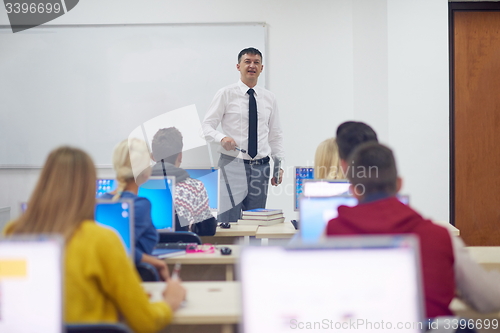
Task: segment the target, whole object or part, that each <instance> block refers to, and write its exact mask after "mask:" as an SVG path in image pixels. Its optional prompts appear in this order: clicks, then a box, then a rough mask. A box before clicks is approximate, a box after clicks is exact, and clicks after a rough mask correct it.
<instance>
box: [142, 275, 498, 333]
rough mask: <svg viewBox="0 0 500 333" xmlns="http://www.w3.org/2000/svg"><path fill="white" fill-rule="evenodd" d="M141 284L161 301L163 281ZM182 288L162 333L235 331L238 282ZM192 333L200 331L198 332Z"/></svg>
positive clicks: (456, 307)
mask: <svg viewBox="0 0 500 333" xmlns="http://www.w3.org/2000/svg"><path fill="white" fill-rule="evenodd" d="M142 285H143V287H144V289H145V290H146V291H147V292H148V293H150V294H151V296H152V297H151V301H161V300H162V296H161V294H162V292H163V289H164V288H165V283H164V282H144V283H143V284H142ZM183 285H184V287H185V288H186V290H187V299H188V301H187V304H186V307H184V308H181V309H180V310H179V311H178V312H177V313H176V314H175V316H174V319H173V322H172V326H170V327H169V328H167V330H165V331H162V332H180V331H181V330H177V329H179V328H180V329H182V327H180V326H182V325H204V324H212V325H213V324H217V325H221V327H219V329H220V330H218V332H223V333H229V332H233V330H234V326H233V325H234V324H237V323H238V322H239V321H240V317H241V301H240V299H241V296H240V286H239V282H185V283H183ZM450 309H451V310H452V311H453V312H454V313H455V314H457V315H460V316H463V317H466V318H472V319H474V318H491V319H494V318H496V319H499V318H500V313H497V312H495V313H490V314H479V313H477V312H475V311H474V310H472V309H470V308H469V307H467V305H466V304H465V303H463V302H462V301H461V300H459V299H457V298H455V299H454V300H453V301H452V303H451V305H450ZM169 329H170V330H169ZM192 331H193V332H201V330H196V329H193V330H192ZM489 332H490V331H489Z"/></svg>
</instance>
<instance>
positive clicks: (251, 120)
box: [203, 47, 284, 222]
mask: <svg viewBox="0 0 500 333" xmlns="http://www.w3.org/2000/svg"><path fill="white" fill-rule="evenodd" d="M236 69H237V70H238V71H239V72H240V80H239V81H238V82H237V83H235V84H232V85H230V86H227V87H224V88H222V89H220V90H219V91H218V92H217V94H216V95H215V97H214V99H213V101H212V104H211V105H210V108H209V109H208V112H207V114H206V116H205V119H204V121H203V131H204V134H205V138H206V140H207V141H208V142H215V143H218V144H220V153H221V155H220V159H219V167H220V169H221V177H220V179H221V181H220V186H219V191H220V205H219V218H218V220H219V221H221V222H236V221H237V220H238V219H239V218H240V217H241V211H242V210H249V209H255V208H265V206H266V200H267V189H268V185H269V178H270V166H269V160H270V158H271V157H273V158H277V159H279V160H283V158H284V151H283V132H282V130H281V127H280V122H279V115H278V107H277V105H276V99H275V97H274V94H273V93H271V92H270V91H269V90H266V89H264V88H262V87H259V86H257V81H258V79H259V75H260V73H261V72H262V70H263V69H264V65H263V64H262V53H261V52H260V51H259V50H257V49H255V48H252V47H250V48H247V49H244V50H242V51H241V52H240V53H239V54H238V64H237V65H236ZM219 124H221V127H222V132H219V131H218V130H217V127H218V126H219ZM282 174H283V170H281V171H280V176H279V179H276V178H275V177H273V178H272V179H271V184H272V185H278V184H280V183H281V179H282Z"/></svg>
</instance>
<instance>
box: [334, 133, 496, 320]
mask: <svg viewBox="0 0 500 333" xmlns="http://www.w3.org/2000/svg"><path fill="white" fill-rule="evenodd" d="M348 163H349V166H350V170H349V172H347V174H346V176H347V178H348V179H349V181H350V182H351V187H352V191H353V193H354V196H355V197H356V198H357V199H358V201H359V203H358V205H357V206H355V207H346V206H341V207H339V209H338V217H337V218H335V219H333V220H331V221H329V223H328V225H327V228H326V235H327V236H334V235H370V234H372V235H373V234H415V235H416V236H417V237H418V239H419V242H420V258H421V265H422V277H423V286H424V294H425V309H426V313H427V317H428V318H435V317H439V316H450V315H452V312H451V311H450V309H449V305H450V302H451V300H452V299H453V297H454V296H455V291H456V290H458V291H459V293H460V296H461V297H462V298H463V299H464V300H465V301H467V302H468V303H469V304H470V305H471V306H472V307H474V308H475V309H477V310H478V311H481V312H490V311H498V310H500V283H499V282H500V274H498V272H490V273H487V272H486V271H484V270H483V269H482V268H481V267H480V266H479V265H478V264H477V263H475V262H474V261H473V260H472V259H471V258H470V257H469V256H468V254H467V252H466V250H465V248H464V244H463V242H462V240H461V239H460V238H459V237H454V236H452V235H450V234H449V232H448V231H447V229H445V228H444V227H441V226H438V225H436V224H434V223H432V222H431V221H430V220H427V219H424V218H423V217H422V216H421V215H420V214H418V213H417V212H416V211H414V210H413V209H411V208H410V207H409V206H407V205H405V204H403V203H401V202H400V201H399V200H398V199H397V198H396V193H397V192H398V191H399V190H400V188H401V178H399V177H398V173H397V168H396V162H395V159H394V155H393V153H392V151H391V150H390V149H389V148H387V147H386V146H383V145H381V144H378V143H377V142H367V143H364V144H362V145H359V146H358V147H357V148H356V149H355V150H354V152H353V153H352V154H351V155H350V157H349V159H348Z"/></svg>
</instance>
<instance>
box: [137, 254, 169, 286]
mask: <svg viewBox="0 0 500 333" xmlns="http://www.w3.org/2000/svg"><path fill="white" fill-rule="evenodd" d="M141 261H143V262H147V263H148V264H151V265H153V266H154V267H155V268H156V270H157V271H158V273H159V274H160V277H161V279H162V280H163V281H167V280H168V279H169V278H170V273H169V272H168V266H167V264H166V263H165V261H163V260H160V259H158V258H156V257H153V256H150V255H148V254H145V253H143V254H142V258H141Z"/></svg>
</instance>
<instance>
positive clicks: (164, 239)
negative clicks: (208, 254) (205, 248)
mask: <svg viewBox="0 0 500 333" xmlns="http://www.w3.org/2000/svg"><path fill="white" fill-rule="evenodd" d="M159 235H160V240H159V241H158V243H196V244H201V243H202V242H201V238H200V236H198V235H197V234H195V233H194V232H191V231H176V232H170V231H160V232H159Z"/></svg>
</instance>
